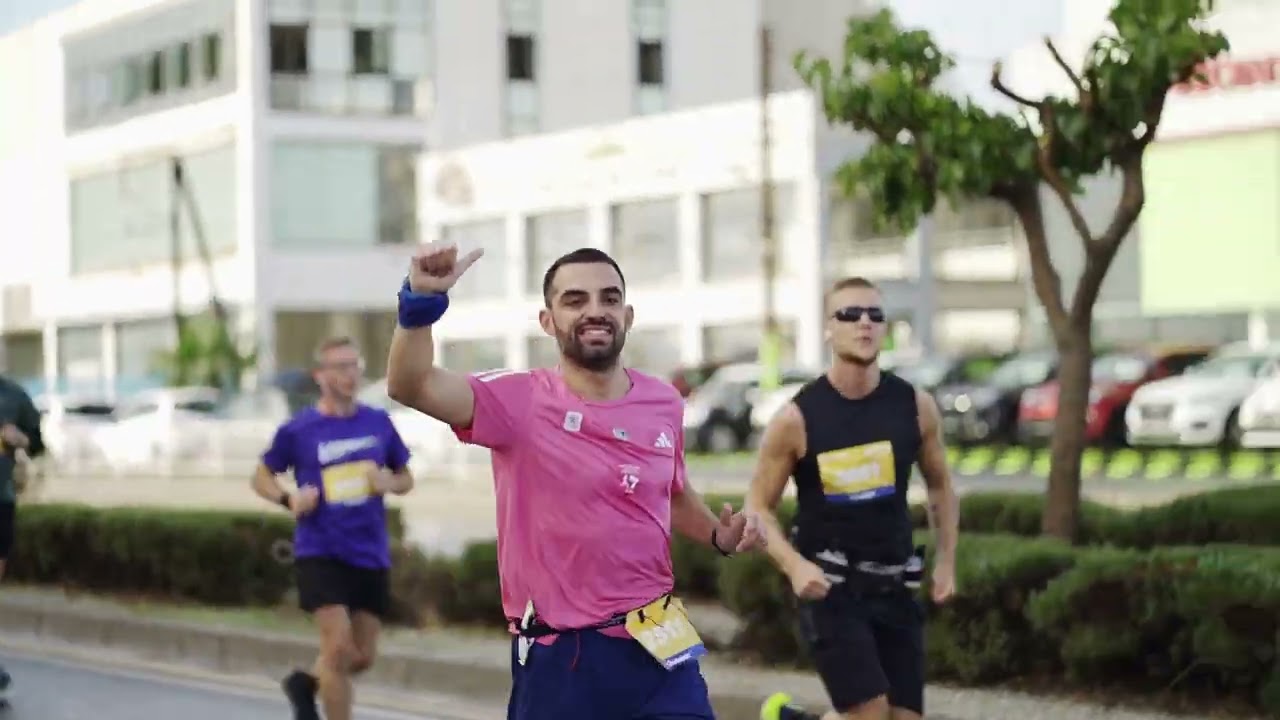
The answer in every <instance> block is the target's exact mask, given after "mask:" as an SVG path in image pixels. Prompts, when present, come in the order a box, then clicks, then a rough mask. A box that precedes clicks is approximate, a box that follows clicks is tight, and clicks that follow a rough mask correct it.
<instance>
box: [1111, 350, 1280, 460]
mask: <svg viewBox="0 0 1280 720" xmlns="http://www.w3.org/2000/svg"><path fill="white" fill-rule="evenodd" d="M1277 374H1280V343H1277V344H1273V345H1269V346H1265V347H1261V348H1255V347H1251V346H1250V345H1249V344H1248V343H1243V342H1240V343H1232V344H1230V345H1225V346H1223V347H1222V348H1219V349H1218V350H1217V351H1216V352H1214V353H1213V354H1212V355H1210V356H1209V358H1208V359H1207V360H1205V361H1204V362H1202V363H1200V364H1198V365H1194V366H1192V367H1190V368H1188V369H1187V371H1186V372H1184V373H1183V374H1182V375H1180V376H1178V377H1172V378H1166V379H1164V380H1158V381H1156V382H1153V383H1150V384H1148V385H1144V386H1143V387H1141V388H1138V391H1137V392H1136V393H1134V395H1133V400H1131V401H1130V403H1129V409H1128V411H1126V412H1125V426H1126V428H1127V433H1128V439H1129V444H1131V445H1137V446H1161V445H1177V446H1201V447H1205V446H1213V445H1219V444H1222V445H1228V446H1238V445H1239V444H1240V440H1241V435H1242V428H1241V424H1240V407H1241V405H1242V404H1243V403H1244V400H1245V398H1247V397H1248V396H1249V394H1250V393H1252V392H1253V391H1254V389H1255V388H1257V387H1258V385H1259V384H1260V383H1262V382H1263V381H1264V380H1267V379H1269V378H1273V377H1276V376H1277Z"/></svg>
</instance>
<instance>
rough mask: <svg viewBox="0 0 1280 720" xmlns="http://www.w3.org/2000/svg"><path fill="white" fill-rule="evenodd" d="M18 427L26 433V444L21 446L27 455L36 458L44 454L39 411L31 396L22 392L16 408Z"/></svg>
mask: <svg viewBox="0 0 1280 720" xmlns="http://www.w3.org/2000/svg"><path fill="white" fill-rule="evenodd" d="M17 426H18V429H19V430H21V431H22V433H23V434H24V435H26V436H27V437H26V444H25V446H24V447H23V448H22V449H23V450H25V451H26V452H27V457H29V458H36V457H39V456H41V455H43V454H44V435H43V434H41V432H40V411H39V410H37V409H36V406H35V403H33V402H32V401H31V396H29V395H27V394H26V393H23V394H22V404H21V406H20V407H19V408H18V422H17Z"/></svg>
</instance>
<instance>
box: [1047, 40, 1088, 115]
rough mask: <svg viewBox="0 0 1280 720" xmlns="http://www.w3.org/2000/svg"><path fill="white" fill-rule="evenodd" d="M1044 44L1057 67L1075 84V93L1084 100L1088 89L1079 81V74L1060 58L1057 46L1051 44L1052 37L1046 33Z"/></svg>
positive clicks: (1060, 54)
mask: <svg viewBox="0 0 1280 720" xmlns="http://www.w3.org/2000/svg"><path fill="white" fill-rule="evenodd" d="M1044 46H1045V47H1047V48H1049V54H1050V55H1052V56H1053V61H1054V62H1056V63H1058V67H1060V68H1062V72H1064V73H1066V74H1067V77H1068V78H1070V79H1071V84H1072V85H1075V86H1076V93H1077V94H1079V96H1080V100H1081V102H1084V100H1085V96H1086V95H1088V94H1089V91H1088V90H1085V88H1084V83H1082V82H1081V81H1080V76H1079V75H1077V74H1076V72H1075V71H1074V70H1072V69H1071V66H1070V65H1068V64H1067V61H1066V60H1064V59H1063V58H1062V53H1060V52H1058V48H1057V46H1056V45H1054V44H1053V39H1052V38H1050V37H1049V36H1048V35H1046V36H1045V37H1044Z"/></svg>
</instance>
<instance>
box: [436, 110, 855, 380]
mask: <svg viewBox="0 0 1280 720" xmlns="http://www.w3.org/2000/svg"><path fill="white" fill-rule="evenodd" d="M770 110H771V113H770V118H771V123H772V127H773V129H774V132H775V133H776V137H777V141H776V144H775V145H774V150H773V154H772V158H773V160H772V169H773V177H774V182H775V183H776V184H777V185H778V186H785V187H786V188H787V192H792V193H794V199H793V200H792V201H790V202H792V203H793V208H794V209H793V211H792V213H791V214H790V219H789V221H787V223H786V225H785V226H784V225H782V224H781V223H780V226H779V229H778V232H779V247H780V250H781V251H782V252H783V254H784V257H783V258H782V259H781V260H780V262H781V265H782V267H783V268H784V273H785V277H783V278H781V279H780V280H779V282H778V292H777V305H776V308H777V312H778V316H779V319H780V320H782V321H783V322H786V321H788V320H789V321H791V322H794V323H795V335H796V337H795V339H796V341H797V343H798V345H797V347H798V350H797V357H796V360H797V361H798V362H800V363H802V364H807V365H817V364H818V363H819V362H820V348H821V343H822V338H821V318H822V308H821V297H822V283H821V280H820V278H821V277H822V273H821V271H820V268H819V265H820V262H821V251H822V248H821V247H820V245H819V244H818V243H816V242H813V240H814V239H816V238H817V237H819V236H820V235H821V224H822V220H823V213H824V208H822V207H821V206H820V202H819V198H820V197H821V196H822V187H823V184H824V183H823V178H822V176H821V175H820V174H819V167H818V164H817V162H816V161H817V158H818V157H819V156H820V155H821V154H822V153H823V152H824V151H825V152H827V153H830V152H833V151H836V150H837V149H836V148H833V147H830V146H828V147H827V148H822V147H819V142H820V139H819V137H818V132H817V123H816V115H815V111H814V107H813V100H812V97H811V96H810V95H809V94H808V93H805V92H803V91H797V92H792V93H786V94H780V95H777V96H775V97H774V98H773V99H772V101H771V103H770ZM759 128H760V120H759V103H757V102H751V101H744V102H739V103H729V104H725V105H717V106H715V107H713V108H707V109H703V110H695V111H688V112H680V113H670V114H667V115H661V116H656V117H652V118H644V119H637V120H632V121H629V122H625V123H620V124H618V125H612V126H608V127H604V128H592V129H586V130H577V131H570V132H566V133H557V134H554V135H548V136H543V137H536V138H529V139H521V140H514V141H507V142H499V143H490V144H485V145H477V146H474V147H471V148H465V149H461V150H457V151H441V152H436V153H427V154H426V155H425V156H424V158H423V161H422V165H421V171H420V174H419V177H420V178H421V180H422V182H421V184H420V187H421V188H422V189H423V194H422V206H421V214H422V217H423V218H424V219H425V220H424V222H425V223H426V234H427V236H428V237H432V238H439V237H441V236H442V235H443V234H444V233H445V228H448V227H450V226H457V225H463V224H466V223H471V222H476V221H484V220H493V219H500V220H501V221H502V222H503V223H504V228H505V235H504V244H503V247H501V248H500V252H499V253H493V254H497V255H499V256H500V257H502V258H503V259H504V260H505V267H506V275H507V276H506V283H505V292H503V293H501V294H497V295H492V296H490V297H487V298H483V299H477V300H474V301H470V302H468V301H454V302H453V303H452V305H451V309H450V312H449V313H448V315H446V316H445V319H444V320H442V321H441V323H440V334H441V337H442V338H443V339H444V340H445V341H446V348H447V343H448V342H449V341H453V340H473V339H491V338H495V337H500V338H502V339H503V341H504V343H505V345H506V348H507V358H508V362H509V363H511V364H513V365H525V364H527V363H528V361H529V358H528V352H527V348H528V341H529V339H530V338H535V339H536V338H537V337H538V336H539V335H541V330H540V329H539V327H538V325H537V311H538V308H539V307H541V306H542V299H541V287H540V286H539V285H537V284H536V283H535V282H531V280H533V281H536V280H537V279H538V278H540V277H541V272H542V270H543V269H545V266H546V262H541V261H539V260H538V259H535V258H531V257H529V247H530V241H529V240H530V239H529V236H528V232H527V230H526V228H527V227H528V224H527V222H526V221H527V219H528V218H530V217H533V216H538V215H541V214H543V213H551V212H556V211H564V210H568V209H579V210H581V211H583V217H584V221H585V227H584V231H585V232H583V233H582V235H581V238H582V240H584V241H585V242H583V243H582V244H584V245H590V246H594V247H599V248H602V249H604V250H606V251H608V252H611V253H612V252H617V250H618V248H615V247H614V246H613V242H612V239H613V236H614V233H613V228H612V227H611V222H612V217H611V215H612V213H611V208H613V207H614V206H617V205H622V204H627V203H630V202H637V201H654V200H662V201H668V202H671V203H673V210H674V214H675V218H676V221H675V225H676V228H677V231H678V234H679V238H678V241H677V242H674V243H672V247H674V248H677V254H676V255H675V256H668V257H666V258H664V260H665V262H667V263H669V264H670V265H672V266H673V267H675V268H677V269H678V270H677V272H675V273H674V274H673V275H671V276H669V278H667V279H664V280H663V281H662V282H660V283H658V284H646V283H643V282H640V283H637V282H634V281H632V282H629V284H628V298H629V301H630V302H631V304H632V305H633V306H634V307H635V308H636V326H635V327H636V330H637V331H640V330H645V329H650V328H666V329H671V330H674V331H676V332H677V333H678V336H679V337H680V339H681V341H680V343H679V347H680V358H679V360H680V361H682V362H684V363H696V362H699V361H701V360H702V359H703V358H702V353H703V348H704V344H703V341H702V338H703V331H704V330H705V329H707V328H708V327H713V326H717V325H736V324H741V323H755V322H758V321H759V319H760V317H761V315H762V312H763V289H762V286H761V281H760V279H759V277H760V275H759V273H752V274H753V275H754V276H753V277H751V276H745V274H744V277H743V278H741V279H732V280H727V281H725V282H709V281H708V280H706V279H705V268H704V253H703V247H704V246H703V243H702V236H703V234H704V232H703V227H704V214H705V208H704V205H703V201H702V200H703V197H704V196H705V195H707V194H710V193H717V192H720V191H726V190H736V189H740V188H752V187H754V186H757V185H758V183H759V180H760V149H759V148H760V145H759ZM755 192H758V190H756V191H755ZM573 248H574V246H572V245H566V246H564V247H563V251H564V252H567V251H569V250H572V249H573ZM745 249H746V250H747V252H751V249H750V247H748V248H745ZM752 255H753V256H752V257H750V258H748V262H751V263H754V264H755V266H754V267H752V268H751V269H752V270H753V271H754V270H755V269H756V268H757V267H759V262H760V261H759V259H758V255H756V254H755V253H752ZM496 259H498V258H494V257H486V258H482V259H481V260H480V261H479V262H480V263H486V262H492V261H494V260H496ZM621 263H622V265H623V271H624V273H625V272H626V271H627V265H628V262H627V256H626V255H625V253H624V254H623V255H622V259H621ZM446 362H447V350H446Z"/></svg>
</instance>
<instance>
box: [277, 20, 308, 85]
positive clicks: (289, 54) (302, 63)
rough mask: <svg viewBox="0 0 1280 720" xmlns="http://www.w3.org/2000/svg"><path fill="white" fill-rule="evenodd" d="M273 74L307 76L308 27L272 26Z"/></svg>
mask: <svg viewBox="0 0 1280 720" xmlns="http://www.w3.org/2000/svg"><path fill="white" fill-rule="evenodd" d="M271 72H272V73H276V74H281V75H305V74H306V72H307V26H306V25H272V26H271Z"/></svg>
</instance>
